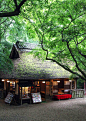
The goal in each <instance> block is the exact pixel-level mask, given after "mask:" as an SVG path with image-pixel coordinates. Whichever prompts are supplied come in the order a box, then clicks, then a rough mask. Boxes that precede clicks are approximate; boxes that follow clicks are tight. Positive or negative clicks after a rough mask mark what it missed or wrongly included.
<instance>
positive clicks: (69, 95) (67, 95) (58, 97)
mask: <svg viewBox="0 0 86 121" xmlns="http://www.w3.org/2000/svg"><path fill="white" fill-rule="evenodd" d="M71 97H72V95H71V94H62V95H54V96H53V99H58V100H60V99H68V98H71Z"/></svg>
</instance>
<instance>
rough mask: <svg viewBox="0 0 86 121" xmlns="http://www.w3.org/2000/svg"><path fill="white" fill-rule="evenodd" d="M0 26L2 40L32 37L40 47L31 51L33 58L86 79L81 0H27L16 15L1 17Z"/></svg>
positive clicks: (85, 9)
mask: <svg viewBox="0 0 86 121" xmlns="http://www.w3.org/2000/svg"><path fill="white" fill-rule="evenodd" d="M21 1H22V0H21ZM19 2H20V1H19ZM12 6H13V4H12ZM11 8H12V7H11ZM5 19H6V20H5ZM4 21H5V22H4ZM6 21H7V22H6ZM3 22H4V23H3ZM8 22H9V23H10V22H11V24H10V26H9V24H8ZM1 23H2V24H1V25H2V28H4V27H5V28H6V27H7V28H6V29H5V32H4V29H1V35H2V37H1V38H2V40H3V37H5V36H6V38H5V39H6V40H9V41H11V42H15V41H17V40H26V41H27V40H29V39H28V38H35V40H39V42H40V44H41V47H42V48H38V51H37V50H34V51H33V53H34V55H35V56H38V57H39V58H42V59H47V60H51V61H53V62H56V63H57V64H59V65H60V66H62V67H63V68H64V69H66V70H68V71H69V72H71V73H72V74H73V75H72V77H71V78H73V76H75V75H77V76H78V77H80V78H81V79H83V80H86V2H85V1H84V0H82V1H81V0H48V1H47V0H33V1H32V0H29V1H28V0H27V1H26V2H25V4H24V6H23V7H22V9H21V14H20V15H19V16H17V17H10V18H2V21H1ZM5 24H6V25H5ZM3 33H5V34H3Z"/></svg>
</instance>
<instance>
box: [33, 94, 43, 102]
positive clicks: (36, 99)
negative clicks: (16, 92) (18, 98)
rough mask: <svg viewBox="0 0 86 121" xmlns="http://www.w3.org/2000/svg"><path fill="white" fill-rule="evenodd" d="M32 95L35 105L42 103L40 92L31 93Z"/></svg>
mask: <svg viewBox="0 0 86 121" xmlns="http://www.w3.org/2000/svg"><path fill="white" fill-rule="evenodd" d="M31 95H32V101H33V103H41V102H42V99H41V95H40V92H38V93H31Z"/></svg>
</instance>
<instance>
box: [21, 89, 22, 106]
mask: <svg viewBox="0 0 86 121" xmlns="http://www.w3.org/2000/svg"><path fill="white" fill-rule="evenodd" d="M21 105H22V87H21Z"/></svg>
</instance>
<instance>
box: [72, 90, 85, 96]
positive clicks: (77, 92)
mask: <svg viewBox="0 0 86 121" xmlns="http://www.w3.org/2000/svg"><path fill="white" fill-rule="evenodd" d="M71 94H72V98H83V97H84V89H73V90H71Z"/></svg>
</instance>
